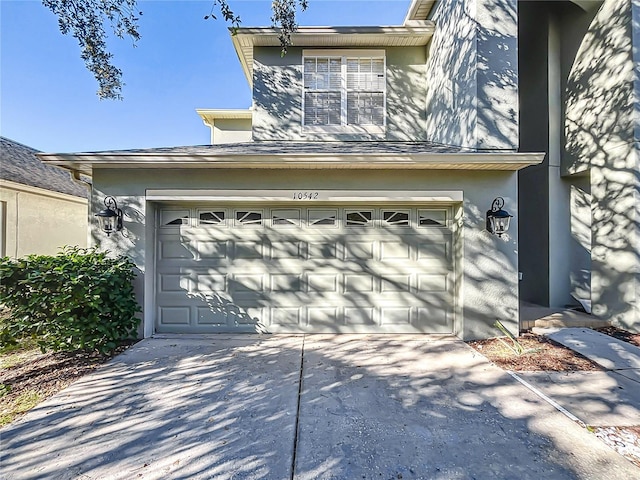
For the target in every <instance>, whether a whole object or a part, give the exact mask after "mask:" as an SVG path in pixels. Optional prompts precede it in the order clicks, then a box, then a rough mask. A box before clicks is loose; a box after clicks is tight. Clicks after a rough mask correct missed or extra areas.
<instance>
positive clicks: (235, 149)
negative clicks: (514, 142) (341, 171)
mask: <svg viewBox="0 0 640 480" xmlns="http://www.w3.org/2000/svg"><path fill="white" fill-rule="evenodd" d="M85 153H90V154H95V155H126V154H136V155H144V154H152V155H156V154H163V153H165V154H179V155H189V154H191V155H210V154H214V155H273V154H301V155H304V154H328V155H331V154H334V155H375V154H421V153H443V154H446V153H480V152H479V151H478V150H475V149H470V148H464V147H455V146H449V145H441V144H438V143H432V142H385V141H382V142H380V141H357V142H352V141H348V142H342V141H335V142H319V141H311V142H299V141H254V142H243V143H226V144H220V145H193V146H184V147H164V148H148V149H132V150H111V151H101V152H85Z"/></svg>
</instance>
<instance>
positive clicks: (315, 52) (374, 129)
mask: <svg viewBox="0 0 640 480" xmlns="http://www.w3.org/2000/svg"><path fill="white" fill-rule="evenodd" d="M309 57H314V58H317V57H327V58H340V62H341V71H340V77H341V82H340V83H341V85H340V125H305V123H304V122H305V116H304V112H305V96H306V95H305V94H306V92H307V90H306V89H305V87H304V63H305V59H306V58H309ZM354 57H355V58H369V59H373V58H380V59H382V64H383V67H382V68H383V71H384V85H383V90H382V125H349V124H347V94H348V90H347V58H354ZM301 89H302V102H301V103H302V115H301V117H302V131H303V132H304V133H369V134H384V133H385V132H386V128H387V56H386V50H383V49H345V50H339V49H338V50H335V49H304V50H302V82H301Z"/></svg>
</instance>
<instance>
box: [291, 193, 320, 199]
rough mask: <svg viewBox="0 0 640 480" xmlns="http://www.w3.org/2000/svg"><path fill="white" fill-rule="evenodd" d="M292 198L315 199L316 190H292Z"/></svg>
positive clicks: (316, 197) (316, 196)
mask: <svg viewBox="0 0 640 480" xmlns="http://www.w3.org/2000/svg"><path fill="white" fill-rule="evenodd" d="M293 199H294V200H317V199H318V192H293Z"/></svg>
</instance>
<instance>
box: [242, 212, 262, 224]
mask: <svg viewBox="0 0 640 480" xmlns="http://www.w3.org/2000/svg"><path fill="white" fill-rule="evenodd" d="M236 225H239V226H244V227H247V226H249V227H259V226H260V225H262V211H257V210H236Z"/></svg>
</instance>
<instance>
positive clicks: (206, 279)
mask: <svg viewBox="0 0 640 480" xmlns="http://www.w3.org/2000/svg"><path fill="white" fill-rule="evenodd" d="M195 277H196V281H195V290H196V291H198V292H207V293H208V292H224V291H225V290H226V289H227V288H226V287H227V276H226V275H220V274H216V273H197V274H196V275H195Z"/></svg>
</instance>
